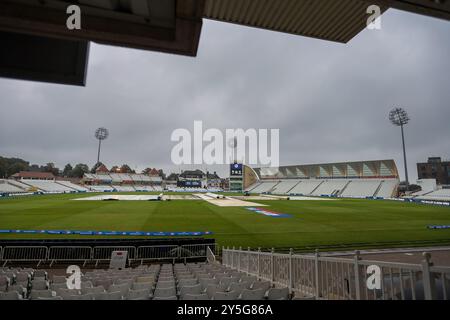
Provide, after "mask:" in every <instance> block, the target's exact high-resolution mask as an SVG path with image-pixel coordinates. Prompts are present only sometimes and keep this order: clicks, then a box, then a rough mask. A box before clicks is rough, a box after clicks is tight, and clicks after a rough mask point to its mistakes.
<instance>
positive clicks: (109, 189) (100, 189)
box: [89, 185, 114, 192]
mask: <svg viewBox="0 0 450 320" xmlns="http://www.w3.org/2000/svg"><path fill="white" fill-rule="evenodd" d="M89 189H90V190H91V191H96V192H112V191H114V189H113V188H112V187H111V186H105V185H100V186H89Z"/></svg>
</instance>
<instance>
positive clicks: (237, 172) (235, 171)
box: [230, 163, 243, 177]
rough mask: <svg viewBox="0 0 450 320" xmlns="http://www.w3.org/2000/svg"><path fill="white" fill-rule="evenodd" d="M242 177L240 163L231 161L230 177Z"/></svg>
mask: <svg viewBox="0 0 450 320" xmlns="http://www.w3.org/2000/svg"><path fill="white" fill-rule="evenodd" d="M236 176H237V177H242V176H243V171H242V163H232V164H231V166H230V177H236Z"/></svg>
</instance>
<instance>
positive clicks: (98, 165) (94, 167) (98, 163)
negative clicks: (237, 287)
mask: <svg viewBox="0 0 450 320" xmlns="http://www.w3.org/2000/svg"><path fill="white" fill-rule="evenodd" d="M102 165H103V163H101V162H97V163H96V164H95V165H94V166H93V167H92V169H91V173H96V172H97V169H98V168H99V167H100V166H102Z"/></svg>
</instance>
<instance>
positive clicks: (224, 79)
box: [0, 10, 450, 179]
mask: <svg viewBox="0 0 450 320" xmlns="http://www.w3.org/2000/svg"><path fill="white" fill-rule="evenodd" d="M449 57H450V22H446V21H442V20H438V19H433V18H428V17H423V16H418V15H414V14H410V13H402V12H399V11H395V10H390V11H388V12H387V13H386V14H385V15H383V17H382V30H380V31H371V30H364V31H363V32H362V33H360V34H359V35H358V36H357V37H356V38H354V39H353V40H352V41H350V43H348V44H345V45H344V44H337V43H333V42H327V41H322V40H316V39H310V38H304V37H299V36H293V35H287V34H283V33H277V32H271V31H265V30H258V29H253V28H247V27H242V26H236V25H232V24H227V23H220V22H213V21H208V20H205V21H204V24H203V30H202V35H201V40H200V46H199V50H198V56H197V57H196V58H191V57H184V56H177V55H168V54H161V53H156V52H150V51H140V50H132V49H124V48H117V47H109V46H101V45H96V44H92V46H91V53H90V61H89V71H88V78H87V86H86V87H74V86H65V85H54V84H44V83H36V82H28V81H18V80H7V79H0V96H1V106H2V114H1V116H0V155H2V156H7V157H13V156H14V157H20V158H23V159H25V160H28V161H30V162H31V163H38V164H45V163H47V162H50V161H52V162H55V163H56V164H57V165H58V166H59V167H60V168H62V167H63V166H64V165H65V164H66V163H68V162H70V163H72V164H75V163H80V162H81V163H87V164H88V165H89V166H91V165H93V164H94V163H95V160H96V156H97V143H96V141H95V139H94V131H95V129H96V128H97V127H99V126H104V127H107V128H108V129H109V130H110V137H109V139H108V140H106V141H105V143H104V144H103V149H102V159H101V160H102V161H103V162H104V163H105V164H107V165H108V166H112V165H115V164H118V165H120V164H123V163H127V164H129V165H130V166H131V167H132V168H133V169H137V170H142V169H143V168H145V167H149V166H150V167H157V168H163V169H165V170H166V171H169V172H170V171H172V170H174V171H179V170H180V168H179V167H174V166H173V165H172V164H171V160H170V153H171V149H172V147H173V146H174V145H175V143H174V142H171V141H170V135H171V133H172V131H173V130H174V129H177V128H187V129H189V130H192V128H193V121H194V120H202V121H203V123H204V126H205V127H207V128H219V129H225V128H244V129H247V128H257V129H258V128H278V129H280V162H281V164H306V163H326V162H341V161H358V160H377V159H395V160H396V163H397V166H398V168H399V170H400V171H401V172H403V163H402V154H401V138H400V129H399V128H396V127H394V126H392V125H391V124H390V123H389V121H388V112H389V111H390V109H391V108H393V107H394V106H401V107H404V108H405V109H406V110H407V111H408V113H409V115H410V117H411V119H412V120H411V122H410V124H409V125H408V127H407V128H406V144H407V153H408V159H409V161H408V162H409V164H408V168H409V171H410V179H415V178H416V177H417V170H416V165H415V164H416V162H419V161H425V160H426V159H427V157H428V156H442V157H443V158H447V159H448V158H450V124H449V120H450V59H449ZM186 167H190V168H192V166H186ZM200 167H201V166H200ZM204 168H205V167H203V169H204ZM219 172H220V173H221V174H224V172H226V170H225V168H221V170H219ZM402 177H403V174H402Z"/></svg>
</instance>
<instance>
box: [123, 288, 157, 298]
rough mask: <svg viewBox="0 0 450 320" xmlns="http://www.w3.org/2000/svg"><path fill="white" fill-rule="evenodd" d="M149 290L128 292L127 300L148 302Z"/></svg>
mask: <svg viewBox="0 0 450 320" xmlns="http://www.w3.org/2000/svg"><path fill="white" fill-rule="evenodd" d="M151 296H152V295H151V293H150V289H141V290H130V291H128V294H127V300H150V298H151Z"/></svg>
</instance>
